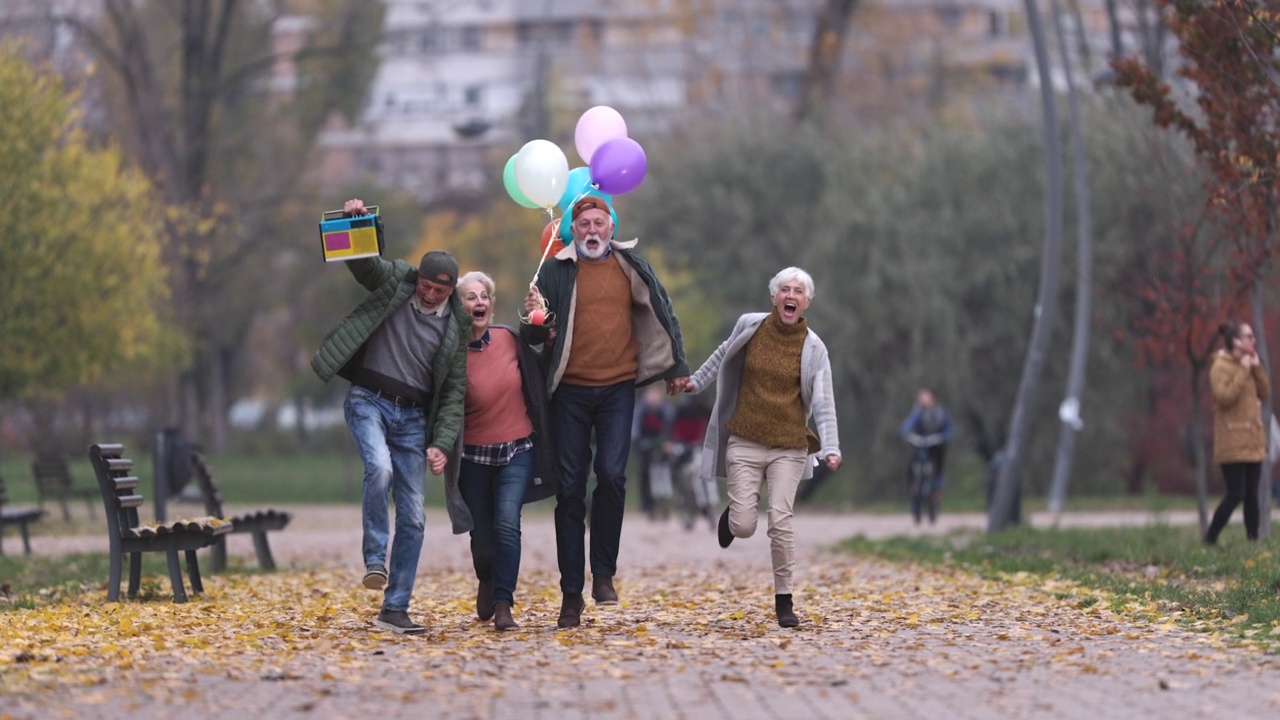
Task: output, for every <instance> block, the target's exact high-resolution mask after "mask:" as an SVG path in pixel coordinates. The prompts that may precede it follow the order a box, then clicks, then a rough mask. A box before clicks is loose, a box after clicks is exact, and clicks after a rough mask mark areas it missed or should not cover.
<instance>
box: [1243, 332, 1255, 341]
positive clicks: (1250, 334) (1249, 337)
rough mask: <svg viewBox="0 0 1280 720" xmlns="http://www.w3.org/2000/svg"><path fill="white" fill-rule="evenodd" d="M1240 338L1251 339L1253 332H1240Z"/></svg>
mask: <svg viewBox="0 0 1280 720" xmlns="http://www.w3.org/2000/svg"><path fill="white" fill-rule="evenodd" d="M1240 339H1241V340H1253V339H1254V337H1253V333H1241V334H1240Z"/></svg>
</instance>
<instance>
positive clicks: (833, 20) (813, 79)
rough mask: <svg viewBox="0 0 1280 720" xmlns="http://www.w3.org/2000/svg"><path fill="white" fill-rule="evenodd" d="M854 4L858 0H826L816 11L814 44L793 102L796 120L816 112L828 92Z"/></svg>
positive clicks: (855, 4) (814, 114) (818, 112)
mask: <svg viewBox="0 0 1280 720" xmlns="http://www.w3.org/2000/svg"><path fill="white" fill-rule="evenodd" d="M857 6H858V0H827V1H826V4H824V5H823V7H822V11H821V12H819V13H818V19H817V23H816V25H815V27H814V31H813V44H812V45H810V46H809V69H808V71H807V72H806V73H805V77H804V85H803V86H802V87H801V89H800V97H799V99H798V101H797V104H796V111H795V119H796V122H799V123H803V122H805V121H808V120H812V119H813V118H814V117H815V116H817V115H819V114H820V113H821V112H822V108H823V107H824V106H825V105H826V103H827V98H829V97H830V96H831V88H832V86H833V85H834V83H835V78H836V70H837V69H838V66H839V64H840V53H841V52H842V51H843V50H844V39H845V36H846V35H847V34H848V30H849V18H850V17H851V16H852V15H853V11H854V8H856V7H857Z"/></svg>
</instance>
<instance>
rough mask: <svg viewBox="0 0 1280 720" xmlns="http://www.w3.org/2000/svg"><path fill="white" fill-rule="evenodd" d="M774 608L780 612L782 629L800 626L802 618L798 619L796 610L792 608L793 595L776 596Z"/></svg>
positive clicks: (779, 618) (779, 621) (779, 620)
mask: <svg viewBox="0 0 1280 720" xmlns="http://www.w3.org/2000/svg"><path fill="white" fill-rule="evenodd" d="M773 604H774V607H775V608H777V611H778V625H779V626H780V627H788V628H790V627H795V626H797V625H799V624H800V618H798V617H796V613H795V610H793V609H792V608H791V594H790V593H788V594H786V595H774V596H773Z"/></svg>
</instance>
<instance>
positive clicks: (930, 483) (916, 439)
mask: <svg viewBox="0 0 1280 720" xmlns="http://www.w3.org/2000/svg"><path fill="white" fill-rule="evenodd" d="M935 438H936V436H927V437H921V436H919V435H916V434H914V433H913V434H911V435H908V436H907V442H908V443H911V445H912V447H914V448H915V452H914V453H913V454H912V456H911V467H910V469H909V470H908V473H907V476H908V478H909V480H910V495H911V517H912V519H914V520H915V523H916V524H917V525H919V524H920V521H921V519H922V518H923V517H924V516H925V515H926V514H927V515H928V517H929V524H930V525H932V524H934V523H936V522H937V521H938V490H939V488H938V474H937V468H936V467H934V464H933V458H932V457H931V456H930V453H929V451H930V450H931V449H932V448H933V447H935V446H937V445H939V444H941V442H942V441H941V440H940V439H935Z"/></svg>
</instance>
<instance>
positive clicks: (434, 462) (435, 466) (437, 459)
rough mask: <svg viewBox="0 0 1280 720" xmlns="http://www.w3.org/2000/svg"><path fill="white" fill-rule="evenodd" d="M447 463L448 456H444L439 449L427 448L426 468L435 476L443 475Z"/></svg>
mask: <svg viewBox="0 0 1280 720" xmlns="http://www.w3.org/2000/svg"><path fill="white" fill-rule="evenodd" d="M448 461H449V456H448V455H445V454H444V451H443V450H441V449H440V448H434V447H432V448H427V467H429V468H431V472H432V473H434V474H436V475H443V474H444V466H445V464H446V463H447V462H448Z"/></svg>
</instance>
